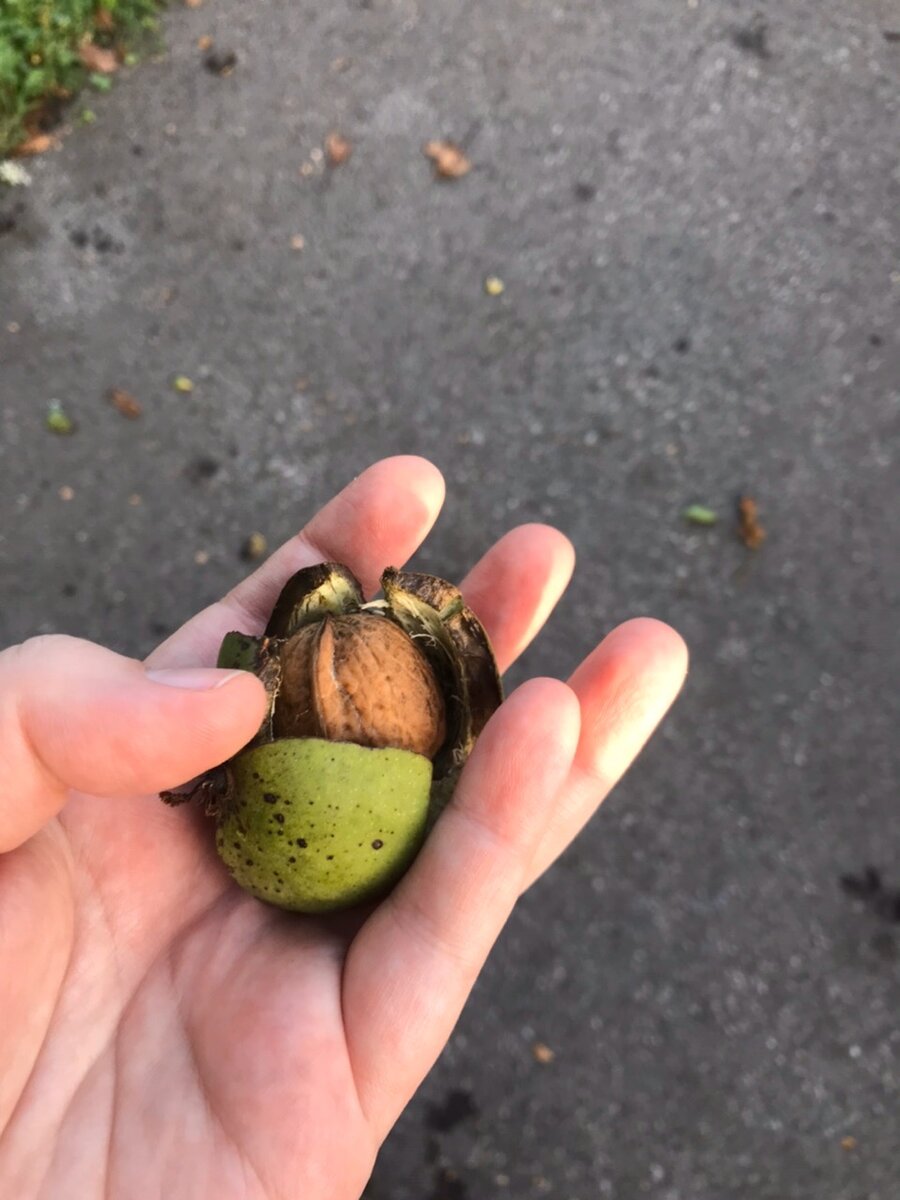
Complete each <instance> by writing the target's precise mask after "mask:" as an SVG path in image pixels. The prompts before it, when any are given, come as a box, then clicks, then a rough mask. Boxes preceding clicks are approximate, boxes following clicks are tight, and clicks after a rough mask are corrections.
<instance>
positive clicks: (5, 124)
mask: <svg viewBox="0 0 900 1200" xmlns="http://www.w3.org/2000/svg"><path fill="white" fill-rule="evenodd" d="M162 3H164V0H105V2H104V3H103V4H102V5H100V4H98V3H97V2H96V0H2V3H0V154H2V153H3V152H4V151H8V150H11V149H12V148H13V147H14V146H15V145H16V143H17V142H18V141H20V140H21V138H22V136H23V133H24V131H25V128H26V121H27V119H28V118H29V117H30V116H33V115H35V114H37V113H38V112H40V110H41V109H42V107H43V108H46V106H47V105H49V104H51V103H53V102H54V101H55V102H60V101H62V100H64V99H66V98H67V97H68V96H70V95H71V94H72V93H74V92H76V91H77V90H78V88H79V87H81V85H82V84H83V83H84V81H85V78H86V75H87V72H86V71H85V69H84V67H83V66H82V63H81V58H80V55H79V52H78V50H79V46H80V44H81V43H82V41H83V40H85V39H86V38H91V37H93V38H94V40H96V41H97V42H98V43H99V44H101V45H108V46H116V47H121V46H123V45H125V44H128V43H130V42H131V41H133V40H135V39H136V38H140V37H146V36H147V30H148V29H152V28H153V27H155V17H154V14H155V13H156V12H157V11H158V10H159V8H160V7H161V5H162ZM101 13H102V14H103V15H102V17H101V19H100V20H99V21H98V16H100V14H101Z"/></svg>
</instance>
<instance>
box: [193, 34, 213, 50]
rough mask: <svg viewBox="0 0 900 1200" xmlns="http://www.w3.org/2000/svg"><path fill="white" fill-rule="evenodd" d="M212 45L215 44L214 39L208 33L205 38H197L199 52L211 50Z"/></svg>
mask: <svg viewBox="0 0 900 1200" xmlns="http://www.w3.org/2000/svg"><path fill="white" fill-rule="evenodd" d="M212 44H213V40H212V37H211V36H210V35H209V34H208V33H204V35H203V37H198V38H197V49H198V50H211V49H212Z"/></svg>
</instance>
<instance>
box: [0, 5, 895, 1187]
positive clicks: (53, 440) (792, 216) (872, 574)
mask: <svg viewBox="0 0 900 1200" xmlns="http://www.w3.org/2000/svg"><path fill="white" fill-rule="evenodd" d="M755 18H758V19H759V20H758V21H757V22H756V23H754V21H755ZM759 22H763V23H764V24H765V28H763V25H762V24H760V23H759ZM898 28H900V12H898V10H897V8H896V7H895V6H893V5H892V4H891V3H890V2H889V0H881V2H879V0H873V2H872V3H870V4H865V5H862V4H856V3H850V2H849V0H795V2H794V3H792V4H783V3H776V2H775V0H770V2H769V3H764V2H760V3H758V4H756V5H749V4H745V3H740V4H739V3H737V2H731V3H729V2H727V0H719V2H717V0H697V2H696V3H695V2H693V0H690V2H689V0H607V2H606V3H597V2H596V0H568V2H561V3H556V4H552V3H546V2H540V0H495V2H494V3H492V4H476V3H472V2H468V3H463V2H460V3H453V2H452V0H448V2H447V3H444V4H426V3H424V2H422V0H356V2H352V3H351V2H350V0H340V2H337V0H336V2H335V3H332V4H320V3H312V0H271V2H269V3H266V4H262V3H246V2H244V3H241V2H240V0H208V2H207V4H205V5H204V6H203V7H202V8H200V9H198V10H193V11H189V10H186V9H181V8H176V9H175V10H173V11H172V13H171V15H170V17H169V18H168V19H167V21H166V36H167V39H168V42H169V46H170V53H169V54H168V55H167V56H166V57H164V58H162V59H161V60H159V61H154V62H149V63H145V64H143V65H141V66H140V67H139V68H137V69H135V70H134V71H131V72H128V75H129V78H128V79H127V80H123V81H122V83H121V86H117V87H116V88H115V90H114V91H113V93H112V94H110V95H109V96H106V97H91V98H90V99H89V101H87V103H90V106H91V108H93V109H94V110H95V111H96V113H97V115H98V120H97V122H96V123H95V124H94V125H93V126H92V127H90V128H87V127H82V128H79V129H77V130H76V132H74V133H73V135H72V136H71V137H69V138H68V139H67V140H66V141H65V145H64V149H63V150H62V151H61V152H59V153H57V154H52V155H49V156H47V157H45V158H44V159H42V160H40V161H38V162H36V163H34V164H33V167H32V170H33V174H34V184H33V186H32V187H31V188H30V189H27V190H24V189H22V190H17V191H6V192H3V193H2V194H0V215H2V216H5V217H6V218H9V219H7V220H6V221H0V228H4V229H5V232H3V234H2V236H0V388H2V394H0V421H2V425H0V439H2V442H0V445H2V463H3V466H2V472H0V509H2V513H3V521H2V531H0V568H2V582H0V588H2V607H0V642H2V643H6V642H10V641H13V640H17V639H19V638H23V637H26V636H28V635H29V634H33V633H37V632H40V631H44V630H63V631H68V632H72V633H77V634H81V635H84V636H87V637H91V638H96V639H101V640H103V641H104V642H107V643H109V644H111V645H113V646H115V647H117V648H120V649H123V650H126V651H129V652H133V653H142V652H146V651H147V650H148V649H149V648H150V647H151V646H152V645H153V644H154V642H155V641H156V640H157V639H158V638H159V637H160V636H161V635H163V634H164V633H166V632H168V631H170V630H171V629H172V628H173V627H175V626H176V625H177V624H178V623H179V622H180V621H181V620H183V619H184V618H185V617H187V616H188V614H189V613H191V612H193V611H194V610H195V609H196V608H197V607H198V606H200V605H203V604H205V603H206V602H207V601H209V600H210V599H212V598H213V597H215V596H216V595H217V594H218V593H219V592H220V591H221V590H222V589H223V588H225V587H227V586H228V585H229V584H230V583H231V582H232V581H233V580H234V579H235V578H236V577H238V576H239V575H240V574H241V573H242V572H243V571H244V570H246V567H245V565H244V564H242V563H241V561H240V558H239V550H240V547H241V544H242V542H243V540H244V538H245V537H246V535H247V534H248V533H249V532H250V531H251V530H254V529H260V530H262V531H264V532H265V533H266V534H267V536H268V537H269V538H270V540H271V541H272V542H275V541H276V540H278V539H280V538H283V537H285V536H287V535H289V534H290V533H291V532H292V531H293V530H294V529H295V527H296V526H297V524H298V522H299V521H300V520H301V519H302V517H303V516H304V515H305V514H307V513H309V512H310V511H311V510H312V509H313V508H314V507H315V506H316V505H318V504H319V502H320V501H322V500H323V499H325V498H326V497H327V496H328V495H329V494H330V493H331V492H332V490H333V489H334V488H336V487H337V486H339V485H340V484H341V483H342V482H343V481H345V480H346V479H347V478H348V477H350V476H351V475H352V474H353V473H355V472H356V471H358V470H359V469H360V468H362V467H363V466H364V465H365V464H367V463H369V462H371V461H372V460H373V459H375V458H377V457H379V456H380V455H382V454H386V453H391V452H396V451H414V452H419V453H423V454H426V455H429V456H430V457H432V458H433V459H434V460H435V461H436V462H437V463H438V464H439V465H440V467H441V468H442V469H443V471H444V472H445V474H446V476H447V480H448V484H449V489H450V498H449V502H448V505H447V510H446V515H445V516H444V517H443V519H442V521H441V524H440V526H439V528H438V531H437V533H436V535H435V537H434V539H433V541H432V542H431V543H430V545H429V547H428V549H427V550H426V551H425V552H424V553H423V555H422V556H421V559H420V562H421V564H422V565H423V566H425V567H426V568H432V569H438V570H440V571H441V572H442V573H449V574H451V575H460V574H461V573H462V572H463V571H464V569H465V568H466V565H467V564H468V563H470V562H471V561H472V559H473V558H474V557H476V556H477V555H478V554H479V553H480V552H481V551H482V550H483V548H484V547H485V545H486V544H487V543H488V542H489V540H490V539H491V538H492V537H494V536H495V535H497V534H499V533H500V532H501V531H502V530H504V529H506V528H507V527H508V526H509V525H511V524H513V523H518V522H521V521H525V520H531V519H541V520H548V521H552V522H555V523H557V524H558V525H559V526H560V527H561V528H563V529H564V530H566V532H567V533H568V534H569V535H570V536H571V537H572V538H573V540H574V542H575V543H576V546H577V548H578V552H579V568H578V574H577V577H576V582H575V583H574V585H573V587H572V589H571V592H570V594H569V596H568V598H567V600H566V601H565V603H564V604H563V605H562V607H561V609H560V611H559V613H558V615H557V616H556V617H555V618H554V620H553V621H552V623H551V625H550V627H549V628H548V630H547V631H546V633H545V634H544V636H543V637H542V638H541V640H540V641H539V643H538V644H537V646H536V647H535V648H534V649H533V650H532V651H530V652H529V654H528V655H527V656H526V661H525V662H524V664H523V665H522V667H521V669H517V670H516V672H515V679H519V678H522V677H523V676H524V675H525V674H526V673H533V672H536V671H539V672H552V673H565V672H567V671H568V670H569V669H570V668H571V667H573V666H574V664H575V663H576V662H577V661H578V659H579V657H580V656H581V655H582V654H583V653H584V652H586V651H587V649H588V648H589V647H590V646H591V644H592V643H593V642H594V640H595V639H596V638H597V637H598V635H600V634H602V633H603V632H604V631H605V630H607V629H609V628H610V627H612V626H613V625H614V624H615V623H616V622H618V621H619V620H621V619H623V618H625V617H627V616H629V615H632V614H636V613H652V614H655V615H657V616H660V617H663V618H665V619H667V620H669V621H671V622H672V623H674V624H675V625H676V626H677V627H678V628H679V629H680V630H681V631H682V632H683V633H684V635H685V637H686V638H687V640H688V642H689V643H690V646H691V649H692V652H693V672H692V676H691V679H690V682H689V685H688V688H687V690H686V693H685V695H684V698H683V701H682V702H681V704H680V705H679V707H678V709H677V711H676V712H675V714H674V715H673V716H672V717H671V719H670V720H669V721H668V723H667V724H666V726H665V729H664V731H663V733H662V734H661V736H660V737H659V738H658V739H657V740H656V742H655V743H654V745H653V747H652V748H651V749H650V751H649V752H648V753H647V754H646V756H645V757H644V758H643V760H642V761H641V764H640V765H639V767H638V768H637V769H636V770H635V771H634V772H633V774H632V775H631V776H630V777H629V779H628V780H627V781H626V783H625V785H624V786H623V787H622V788H621V789H620V790H619V792H618V793H617V794H616V795H615V797H614V798H613V799H612V800H611V801H610V802H609V803H608V805H607V806H606V808H605V809H604V811H603V812H602V814H601V815H600V816H599V817H598V819H597V820H596V821H595V822H594V824H593V825H592V827H591V828H590V830H589V832H588V833H587V834H586V835H585V836H584V837H583V838H582V839H581V841H579V843H578V844H577V845H576V846H575V847H574V848H573V849H572V850H571V851H570V852H569V853H568V854H567V855H566V856H565V858H564V859H563V860H562V862H561V863H560V864H559V865H558V866H557V868H556V869H555V870H554V871H553V872H552V873H551V874H550V875H549V876H548V877H547V878H546V879H545V880H544V881H543V882H542V883H541V884H540V885H539V886H538V887H536V888H535V889H534V890H533V892H532V893H531V894H529V896H528V897H527V898H526V899H525V900H524V901H523V903H522V904H521V905H520V907H519V909H518V911H517V912H516V914H515V917H514V919H513V920H512V922H511V924H510V926H509V928H508V930H507V932H506V933H505V935H504V936H503V938H502V940H501V942H500V944H499V946H498V948H497V951H496V953H495V955H494V956H493V958H492V960H491V962H490V965H489V967H488V969H487V971H486V972H485V974H484V977H483V979H482V980H481V982H480V983H479V985H478V987H477V989H476V991H475V994H474V996H473V998H472V1000H471V1003H470V1005H469V1007H468V1008H467V1010H466V1012H465V1014H464V1017H463V1019H462V1021H461V1023H460V1025H459V1028H458V1031H457V1033H456V1034H455V1036H454V1038H453V1040H452V1043H451V1045H450V1047H449V1048H448V1051H447V1053H446V1055H445V1056H444V1058H443V1059H442V1061H441V1062H440V1064H439V1065H438V1067H437V1068H436V1069H435V1071H434V1073H433V1074H432V1076H431V1077H430V1079H429V1081H428V1082H427V1084H426V1086H425V1088H424V1089H423V1092H422V1094H421V1097H420V1098H419V1100H417V1102H416V1103H415V1104H414V1105H413V1106H412V1107H411V1109H410V1110H409V1112H408V1113H407V1115H406V1116H405V1117H404V1118H403V1120H402V1121H401V1123H400V1124H399V1126H398V1128H397V1129H396V1131H395V1133H394V1134H393V1136H392V1137H391V1139H390V1140H389V1142H388V1144H387V1146H386V1147H385V1149H384V1152H383V1156H382V1159H381V1162H380V1165H379V1167H378V1169H377V1171H376V1174H375V1177H374V1179H373V1181H372V1184H371V1186H370V1191H369V1193H368V1195H370V1197H371V1200H495V1198H496V1200H502V1198H503V1197H507V1196H509V1197H512V1198H514V1200H538V1198H540V1197H545V1196H547V1197H552V1198H553V1200H597V1198H598V1197H600V1198H606V1197H611V1198H614V1200H632V1198H641V1197H652V1198H653V1200H747V1198H748V1197H754V1198H758V1200H895V1197H896V1196H897V1195H898V1191H900V1182H898V1181H900V1136H898V1121H897V1107H898V1105H897V1100H898V1095H897V1088H898V1084H900V1066H898V1061H897V1058H898V1053H900V1026H898V1012H900V924H897V923H893V922H891V921H890V920H888V919H887V918H886V917H884V916H879V915H877V914H876V913H875V912H874V911H872V910H871V909H870V908H869V907H867V906H866V905H864V904H863V903H861V902H859V901H855V900H853V899H852V898H850V897H848V896H847V895H846V894H844V893H843V892H842V890H841V888H840V886H839V877H840V876H841V874H842V873H844V872H848V871H849V872H856V871H860V870H861V869H862V868H863V867H864V866H866V865H867V864H871V865H873V866H875V867H877V868H878V869H879V870H881V871H882V872H883V874H884V878H885V881H886V882H887V883H888V884H893V885H900V822H898V819H897V805H898V787H897V783H898V755H897V749H896V746H897V733H896V730H897V723H898V722H897V718H898V689H897V677H898V675H900V653H898V639H897V625H898V584H900V571H898V555H897V546H896V528H897V520H896V499H897V476H898V468H897V444H898V431H900V429H898V426H900V421H898V376H900V356H898V338H897V329H898V299H900V254H898V248H900V236H898V235H900V224H898V212H900V186H898V185H900V180H898V173H897V155H896V151H897V131H898V128H900V85H898V77H900V69H898V68H900V45H898V44H897V42H896V41H891V40H889V39H888V38H886V37H885V36H884V33H885V31H888V32H890V31H891V30H894V29H898ZM203 34H211V35H213V36H214V37H215V39H216V44H217V46H218V47H219V48H221V49H223V50H234V51H235V52H236V53H237V55H238V63H237V67H236V69H235V70H234V72H233V73H232V74H231V75H230V76H228V77H227V78H220V77H218V76H216V75H213V74H211V73H210V72H209V71H207V70H205V69H204V68H203V65H202V55H201V54H200V53H199V52H198V50H197V49H196V45H195V43H196V40H197V38H198V37H199V36H201V35H203ZM84 103H85V102H79V104H78V105H76V108H75V113H76V114H77V112H78V111H79V110H80V109H81V108H82V107H84ZM334 128H339V129H341V130H343V131H344V132H345V133H346V134H347V135H348V136H349V137H350V138H351V139H352V142H353V145H354V152H353V156H352V158H351V159H350V161H349V162H348V163H347V164H346V165H345V166H343V167H341V168H340V169H339V170H337V171H334V172H332V173H328V172H322V171H321V170H320V166H319V164H318V163H317V162H316V151H317V148H318V147H320V146H321V145H322V142H323V138H324V137H325V135H326V134H327V133H328V131H329V130H331V129H334ZM440 136H450V137H453V138H456V139H464V140H465V141H466V145H467V147H468V149H469V153H470V155H471V158H472V160H473V162H474V164H475V167H474V170H473V171H472V173H471V174H470V175H469V176H468V177H467V178H466V179H464V180H461V181H460V182H458V183H456V184H452V185H440V184H437V183H435V182H434V181H433V180H432V178H431V174H430V170H429V166H428V163H427V162H426V161H425V159H424V158H423V157H422V154H421V145H422V143H423V142H424V141H425V140H427V139H429V138H433V137H440ZM304 163H308V164H310V166H308V167H307V168H306V170H307V171H311V172H312V173H311V174H306V175H304V174H303V173H302V167H303V164H304ZM19 205H21V208H20V207H18V206H19ZM298 235H299V236H302V237H303V238H304V239H305V248H304V249H303V250H302V251H300V250H294V249H292V247H291V239H292V238H293V237H296V236H298ZM488 275H497V276H499V277H500V278H502V280H503V281H504V283H505V291H504V293H503V294H502V296H499V297H491V296H488V295H486V294H485V291H484V289H483V281H484V279H485V277H486V276H488ZM16 326H18V327H19V331H18V332H14V333H13V332H9V328H13V329H15V328H16ZM181 373H183V374H185V375H188V376H190V377H191V378H192V379H193V380H194V381H195V384H196V387H195V390H194V392H193V393H192V394H190V395H179V394H177V393H176V392H175V391H174V390H173V389H172V387H171V386H170V381H171V378H172V376H174V375H176V374H181ZM298 379H303V380H305V381H307V382H306V385H305V390H298V388H297V381H298ZM110 387H122V388H127V389H128V390H129V391H130V392H132V393H134V394H135V395H136V396H137V397H139V398H140V400H141V402H142V404H143V406H144V415H143V417H142V418H141V419H140V420H139V421H135V422H130V421H127V420H125V419H123V418H122V417H121V416H119V415H118V414H117V413H116V412H115V411H114V410H113V409H112V408H111V407H110V406H109V405H108V403H107V402H106V401H105V399H104V394H105V392H106V390H107V389H108V388H110ZM53 398H56V399H59V400H60V401H62V402H63V403H64V405H65V407H66V409H67V410H68V411H69V412H70V413H71V415H72V416H73V417H74V418H75V419H76V421H77V422H78V430H77V432H76V433H75V434H74V435H73V436H72V437H70V438H58V437H54V436H53V435H52V434H50V433H48V432H46V431H45V429H44V424H43V422H44V414H45V409H46V405H47V403H48V402H49V401H50V400H51V399H53ZM60 488H71V489H72V490H73V492H74V495H73V496H72V498H71V499H69V500H63V499H61V498H60ZM741 489H747V490H749V491H750V492H752V493H753V494H754V495H755V496H756V497H757V498H758V500H759V502H760V505H761V508H762V514H763V520H764V523H765V524H766V526H767V527H768V529H769V538H768V541H767V542H766V544H765V546H764V548H763V549H762V550H761V551H760V552H759V553H757V554H755V555H753V554H751V553H750V552H748V551H747V550H745V549H744V548H743V547H742V546H741V545H740V544H739V543H738V542H737V541H736V539H735V537H734V535H733V532H732V529H731V508H732V504H733V499H734V496H735V494H736V493H737V492H738V491H740V490H741ZM63 495H68V493H67V492H63ZM134 497H139V500H138V499H134ZM693 501H702V502H703V503H706V504H709V505H712V506H713V507H714V508H716V509H718V510H719V511H720V512H721V513H722V514H723V521H722V522H721V523H720V524H719V525H718V526H717V527H714V528H711V529H697V528H691V527H688V526H686V525H685V524H684V523H683V522H682V520H681V519H680V515H679V514H680V512H681V510H682V508H683V507H684V505H685V504H687V503H690V502H693ZM892 510H893V511H892ZM198 558H199V559H200V560H201V561H197V560H198ZM535 1041H540V1042H543V1043H546V1044H547V1045H548V1046H549V1047H551V1048H552V1050H553V1051H554V1053H555V1058H554V1059H553V1061H552V1062H551V1063H548V1064H541V1063H539V1062H537V1061H536V1060H535V1058H534V1057H533V1054H532V1044H533V1043H534V1042H535ZM846 1139H852V1140H850V1141H847V1140H846Z"/></svg>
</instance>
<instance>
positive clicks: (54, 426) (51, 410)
mask: <svg viewBox="0 0 900 1200" xmlns="http://www.w3.org/2000/svg"><path fill="white" fill-rule="evenodd" d="M45 424H46V426H47V428H48V429H49V430H50V432H51V433H58V434H59V435H60V436H62V437H65V436H67V435H68V434H70V433H74V431H75V422H74V421H73V420H72V418H71V417H70V416H69V414H68V413H67V412H66V411H65V409H64V408H63V406H62V405H61V404H60V402H59V401H58V400H51V401H50V403H49V405H48V406H47V416H46V418H45Z"/></svg>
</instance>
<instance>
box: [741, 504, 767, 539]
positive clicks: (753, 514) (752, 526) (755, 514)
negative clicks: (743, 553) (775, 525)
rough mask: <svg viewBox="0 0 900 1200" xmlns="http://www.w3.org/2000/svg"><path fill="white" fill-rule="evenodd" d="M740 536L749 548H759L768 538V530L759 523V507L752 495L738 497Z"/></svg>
mask: <svg viewBox="0 0 900 1200" xmlns="http://www.w3.org/2000/svg"><path fill="white" fill-rule="evenodd" d="M738 536H739V537H740V539H741V541H742V542H743V543H744V545H745V546H746V547H747V549H748V550H758V549H759V548H760V546H761V545H762V544H763V542H764V541H765V540H766V531H765V529H763V527H762V525H760V523H759V509H758V507H757V504H756V501H755V500H754V499H753V498H752V497H751V496H741V497H740V498H739V499H738Z"/></svg>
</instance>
